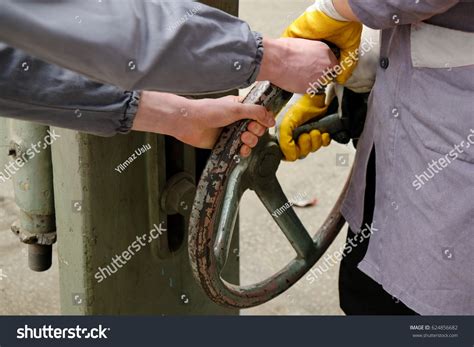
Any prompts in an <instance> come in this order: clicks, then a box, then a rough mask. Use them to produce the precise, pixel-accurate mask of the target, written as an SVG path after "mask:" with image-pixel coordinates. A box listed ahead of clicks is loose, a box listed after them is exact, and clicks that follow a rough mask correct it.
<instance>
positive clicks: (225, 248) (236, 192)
mask: <svg viewBox="0 0 474 347" xmlns="http://www.w3.org/2000/svg"><path fill="white" fill-rule="evenodd" d="M247 166H248V162H247V161H242V162H240V163H239V165H238V166H237V167H236V168H235V170H234V171H233V172H232V174H231V175H230V176H229V181H228V183H227V187H226V189H225V196H224V200H223V202H222V209H221V211H220V212H219V213H220V215H221V219H220V221H219V226H218V228H217V233H216V241H215V243H214V255H215V257H216V260H217V264H218V267H219V269H220V270H222V269H223V268H224V265H225V264H226V262H227V257H228V255H229V251H230V246H231V242H232V236H233V233H234V228H235V222H236V221H237V216H238V215H239V203H240V198H241V197H242V194H243V193H244V191H245V190H246V189H247V187H246V184H245V180H243V175H244V173H245V171H246V170H247Z"/></svg>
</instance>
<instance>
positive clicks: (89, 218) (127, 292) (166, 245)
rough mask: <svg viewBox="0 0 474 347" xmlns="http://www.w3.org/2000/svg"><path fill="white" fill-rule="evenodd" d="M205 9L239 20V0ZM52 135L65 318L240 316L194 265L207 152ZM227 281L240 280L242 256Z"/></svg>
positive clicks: (132, 137) (130, 139)
mask: <svg viewBox="0 0 474 347" xmlns="http://www.w3.org/2000/svg"><path fill="white" fill-rule="evenodd" d="M206 3H207V4H210V5H220V8H221V9H224V10H227V11H229V12H231V13H233V14H237V10H238V1H237V0H235V1H234V0H229V1H206ZM53 130H54V131H55V132H56V133H57V134H59V136H60V138H59V139H58V140H57V141H56V142H54V143H53V145H52V147H51V148H52V163H53V183H54V203H55V206H56V208H55V211H56V226H57V234H58V241H57V242H58V257H59V270H60V287H61V288H60V293H61V310H62V313H63V314H78V315H90V314H100V315H117V314H123V315H134V314H153V315H156V314H162V315H190V314H199V315H201V314H219V315H234V314H238V310H235V309H227V308H223V307H220V306H218V305H216V304H214V303H213V302H212V301H211V300H210V299H209V298H208V297H207V296H206V295H205V294H204V293H203V291H202V289H201V288H200V287H199V286H198V285H197V283H196V282H195V279H194V277H193V275H192V272H191V267H190V264H189V259H188V253H187V229H188V218H187V217H188V211H189V210H190V209H191V206H192V200H193V197H194V191H195V189H194V185H195V182H196V181H197V180H198V178H199V175H200V173H201V172H202V169H203V167H204V165H205V163H206V161H207V158H208V155H209V153H208V152H207V151H201V150H196V149H194V148H191V147H189V146H186V145H184V144H182V143H180V142H179V141H177V140H175V139H172V138H169V137H164V136H160V135H154V134H145V133H137V132H133V133H131V134H129V135H126V136H123V135H120V136H115V137H113V138H100V137H96V136H91V135H86V134H80V133H77V132H74V131H70V130H64V129H56V128H55V129H53ZM233 247H234V248H237V247H238V232H235V233H234V243H233ZM225 276H226V278H228V279H229V280H230V281H232V282H233V283H238V281H239V263H238V258H237V256H235V257H234V258H233V259H229V262H228V265H227V268H226V270H225Z"/></svg>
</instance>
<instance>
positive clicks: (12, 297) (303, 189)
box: [0, 0, 354, 315]
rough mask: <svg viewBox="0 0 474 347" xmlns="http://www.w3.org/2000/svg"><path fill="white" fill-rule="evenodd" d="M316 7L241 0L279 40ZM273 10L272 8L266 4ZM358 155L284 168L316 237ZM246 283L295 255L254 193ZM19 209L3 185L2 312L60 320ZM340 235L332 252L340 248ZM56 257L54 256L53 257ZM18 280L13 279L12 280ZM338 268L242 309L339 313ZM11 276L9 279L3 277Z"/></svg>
mask: <svg viewBox="0 0 474 347" xmlns="http://www.w3.org/2000/svg"><path fill="white" fill-rule="evenodd" d="M311 3H312V1H309V0H308V1H301V0H291V1H288V0H287V1H269V0H241V11H240V15H241V17H242V18H244V19H245V20H247V21H248V22H249V23H250V25H251V27H252V28H253V29H254V30H256V31H259V32H262V33H263V34H264V35H265V36H272V37H278V36H279V34H280V33H281V31H282V30H283V29H284V28H285V26H286V25H288V24H289V23H291V21H292V19H293V18H295V17H297V16H298V15H299V14H300V13H302V11H303V10H304V9H305V8H306V7H307V6H309V5H310V4H311ZM269 4H271V6H269ZM353 157H354V151H353V149H352V148H351V147H350V146H341V145H338V144H333V145H331V146H330V147H329V148H326V149H323V150H321V151H320V152H318V154H317V155H313V156H310V157H308V158H307V159H305V160H303V161H300V162H297V163H283V164H282V165H281V167H280V170H279V176H278V177H279V180H280V182H281V184H282V186H283V188H284V190H285V192H286V193H287V196H288V197H290V198H291V197H295V196H306V197H308V198H313V197H315V198H317V199H318V204H317V205H316V206H313V207H310V208H304V209H298V210H297V213H298V215H299V216H300V218H301V219H302V221H303V222H304V224H305V225H306V226H307V229H308V230H310V231H311V232H314V231H315V230H317V228H318V223H320V222H321V221H322V220H323V219H324V217H325V216H326V215H327V214H328V212H329V210H330V209H331V207H332V205H333V203H334V202H335V200H336V198H337V196H338V194H339V191H340V189H341V187H342V185H343V183H344V181H345V178H346V177H347V175H348V173H349V166H347V165H345V164H347V162H346V163H344V162H341V159H342V160H344V159H347V158H348V161H349V162H352V160H353ZM241 206H242V212H241V219H240V220H241V251H240V259H241V278H242V283H243V284H250V283H255V282H257V281H259V280H262V279H264V278H266V277H268V276H270V275H272V274H273V273H275V272H276V271H278V270H279V269H280V268H281V267H283V266H284V265H285V264H286V263H287V262H288V261H289V260H291V259H292V257H293V256H294V251H293V250H292V248H291V246H290V245H289V243H288V242H287V241H286V239H285V238H284V236H283V234H282V233H281V232H280V231H279V230H278V227H277V226H276V224H275V223H274V222H273V220H272V218H271V215H270V214H269V213H268V212H267V211H266V210H265V208H264V207H263V205H262V204H261V203H260V201H259V200H258V198H257V197H256V196H255V194H253V193H248V194H246V195H245V196H244V198H243V200H242V204H241ZM17 214H18V210H17V208H16V206H15V204H14V200H13V196H12V188H11V185H10V184H9V183H3V184H0V254H1V257H0V314H2V315H7V314H15V315H20V314H21V315H23V314H59V313H60V308H59V275H58V267H57V264H56V263H55V264H54V265H53V267H52V269H51V270H50V271H48V272H46V273H34V272H32V271H29V269H28V266H27V263H26V261H27V259H26V247H25V246H23V245H21V244H20V243H19V242H18V241H17V239H16V238H15V237H14V236H13V234H12V233H11V232H10V231H9V228H10V225H11V223H12V222H13V221H14V220H15V218H16V216H17ZM344 237H345V232H343V233H341V234H340V235H339V237H338V238H337V239H336V241H335V242H334V244H333V245H332V246H331V248H330V250H329V252H330V253H332V252H334V251H335V250H336V249H339V248H340V247H342V246H343V240H344ZM54 259H57V254H55V255H54ZM13 274H14V276H15V281H12V280H9V277H10V278H11V277H12V276H13ZM337 274H338V266H334V267H332V268H330V269H329V270H328V271H327V272H326V273H325V274H324V277H321V278H319V279H318V280H317V281H314V282H313V283H309V282H308V281H307V280H306V279H304V278H303V279H301V280H300V281H299V282H298V283H297V284H296V285H295V286H294V287H293V288H291V289H290V290H289V291H288V292H287V293H285V294H283V295H281V296H280V297H278V298H276V299H274V300H272V301H270V302H269V303H267V304H265V305H261V306H259V307H256V308H253V309H249V310H244V311H242V314H244V315H284V314H299V315H339V314H342V311H341V310H340V309H339V302H338V294H337ZM5 276H6V277H5Z"/></svg>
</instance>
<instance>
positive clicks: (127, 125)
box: [117, 92, 141, 134]
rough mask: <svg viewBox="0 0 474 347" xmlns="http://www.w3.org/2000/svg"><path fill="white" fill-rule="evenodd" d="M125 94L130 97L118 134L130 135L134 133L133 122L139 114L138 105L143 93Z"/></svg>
mask: <svg viewBox="0 0 474 347" xmlns="http://www.w3.org/2000/svg"><path fill="white" fill-rule="evenodd" d="M125 94H127V95H128V98H129V99H128V102H127V106H126V107H125V112H124V115H123V118H122V119H121V120H120V121H119V122H120V124H119V127H118V129H117V133H118V134H128V133H130V131H132V127H133V122H134V121H135V117H136V115H137V112H138V104H139V103H140V97H141V92H126V93H125Z"/></svg>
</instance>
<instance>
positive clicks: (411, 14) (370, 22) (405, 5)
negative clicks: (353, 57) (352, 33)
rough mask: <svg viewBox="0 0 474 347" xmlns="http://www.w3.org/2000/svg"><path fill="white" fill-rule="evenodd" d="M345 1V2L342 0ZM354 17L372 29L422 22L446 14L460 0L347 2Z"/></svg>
mask: <svg viewBox="0 0 474 347" xmlns="http://www.w3.org/2000/svg"><path fill="white" fill-rule="evenodd" d="M342 1H347V0H342ZM348 1H349V5H350V7H351V9H352V11H353V12H354V14H355V15H356V17H357V18H358V19H359V20H360V21H361V22H362V23H364V24H365V25H367V26H368V27H370V28H372V29H387V28H390V27H394V26H397V25H404V24H412V23H416V22H421V21H424V20H426V19H428V18H431V17H433V16H435V15H437V14H440V13H443V12H446V11H447V10H449V9H450V8H451V7H453V6H455V5H457V4H458V3H459V2H460V0H430V1H425V0H421V1H414V0H413V1H408V0H364V1H361V0H348Z"/></svg>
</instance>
